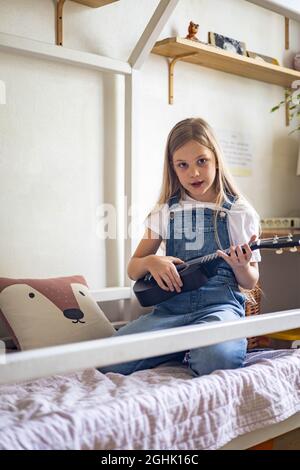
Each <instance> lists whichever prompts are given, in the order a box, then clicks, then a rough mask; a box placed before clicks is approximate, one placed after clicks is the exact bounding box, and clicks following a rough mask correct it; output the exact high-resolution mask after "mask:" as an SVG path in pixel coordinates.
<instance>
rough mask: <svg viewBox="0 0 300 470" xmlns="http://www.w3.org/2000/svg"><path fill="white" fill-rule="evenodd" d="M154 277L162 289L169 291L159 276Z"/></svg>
mask: <svg viewBox="0 0 300 470" xmlns="http://www.w3.org/2000/svg"><path fill="white" fill-rule="evenodd" d="M153 277H154V279H155V280H156V282H157V284H158V285H159V287H160V288H161V289H163V290H166V291H168V290H169V289H168V287H167V286H166V285H165V284H164V283H163V281H162V279H161V278H160V277H159V276H153Z"/></svg>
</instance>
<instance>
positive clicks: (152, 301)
mask: <svg viewBox="0 0 300 470" xmlns="http://www.w3.org/2000/svg"><path fill="white" fill-rule="evenodd" d="M298 246H300V235H291V234H289V235H288V236H285V237H278V236H277V235H275V236H274V237H273V238H263V239H260V240H255V241H254V242H251V243H249V247H250V249H251V250H252V251H254V250H258V249H260V250H261V249H271V250H276V252H277V253H278V254H279V253H282V248H287V247H290V251H297V247H298ZM243 252H244V253H245V249H244V248H243ZM224 253H226V254H227V255H229V256H230V248H228V249H227V250H224ZM217 258H219V256H218V254H217V252H215V253H211V254H209V255H205V256H200V257H197V258H192V259H190V260H188V261H186V262H185V263H182V264H178V265H175V267H176V269H177V272H178V273H180V277H181V280H182V283H183V286H182V287H181V291H180V292H176V291H173V292H172V291H165V290H163V289H161V287H159V285H158V284H157V282H156V281H155V279H154V278H153V276H152V274H151V273H147V274H146V275H145V276H144V277H143V278H140V279H138V280H137V281H136V282H135V284H134V286H133V292H134V293H135V295H136V297H137V299H138V301H139V303H140V304H141V305H142V307H150V306H152V305H157V304H159V303H161V302H163V301H164V300H167V299H170V298H171V297H174V296H175V295H178V294H181V293H182V292H188V291H191V290H194V289H198V288H199V287H201V286H203V285H204V284H205V283H206V282H207V281H208V278H207V276H206V275H205V274H204V273H203V272H202V270H201V267H202V266H204V265H205V264H206V263H209V262H211V261H213V260H215V259H217Z"/></svg>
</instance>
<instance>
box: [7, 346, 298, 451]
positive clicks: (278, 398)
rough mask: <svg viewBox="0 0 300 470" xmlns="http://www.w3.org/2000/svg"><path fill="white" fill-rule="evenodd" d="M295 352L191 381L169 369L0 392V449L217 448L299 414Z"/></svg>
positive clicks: (94, 374) (73, 377) (87, 376)
mask: <svg viewBox="0 0 300 470" xmlns="http://www.w3.org/2000/svg"><path fill="white" fill-rule="evenodd" d="M299 395H300V350H282V351H264V352H261V351H259V352H252V353H250V354H248V355H247V359H246V363H245V367H243V368H241V369H237V370H226V371H221V370H219V371H215V372H213V373H212V374H210V375H206V376H203V377H197V378H193V377H192V376H191V375H189V373H188V369H187V368H186V367H184V366H177V365H168V366H160V367H158V368H155V369H151V370H145V371H139V372H135V373H134V374H132V375H130V376H122V375H120V374H114V373H108V374H106V375H104V374H102V373H100V372H98V371H97V370H96V369H87V370H83V371H79V372H76V373H72V374H68V375H56V376H52V377H47V378H44V379H39V380H35V381H32V382H27V383H22V384H19V385H6V386H1V387H0V449H2V450H3V449H99V450H100V449H106V450H107V449H109V450H112V449H147V450H148V449H157V450H158V449H163V450H165V449H181V450H184V449H186V450H198V449H199V450H200V449H218V448H220V447H222V446H224V445H225V444H226V443H228V442H229V441H230V440H232V439H233V438H235V437H237V436H240V435H242V434H244V433H247V432H249V431H254V430H256V429H259V428H262V427H264V426H267V425H270V424H274V423H278V422H280V421H283V420H285V419H287V418H288V417H290V416H291V415H293V414H295V413H296V412H298V411H299V410H300V400H299Z"/></svg>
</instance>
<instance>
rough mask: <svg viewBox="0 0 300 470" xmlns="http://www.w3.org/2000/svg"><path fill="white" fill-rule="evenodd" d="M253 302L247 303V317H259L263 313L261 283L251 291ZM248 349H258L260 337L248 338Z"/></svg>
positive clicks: (248, 301)
mask: <svg viewBox="0 0 300 470" xmlns="http://www.w3.org/2000/svg"><path fill="white" fill-rule="evenodd" d="M250 296H251V297H252V299H251V300H247V301H246V307H245V310H246V316H250V315H259V314H260V311H261V289H260V286H259V283H257V284H256V286H255V287H254V289H252V290H251V291H250ZM247 339H248V349H254V348H256V347H258V345H259V344H258V337H254V338H247Z"/></svg>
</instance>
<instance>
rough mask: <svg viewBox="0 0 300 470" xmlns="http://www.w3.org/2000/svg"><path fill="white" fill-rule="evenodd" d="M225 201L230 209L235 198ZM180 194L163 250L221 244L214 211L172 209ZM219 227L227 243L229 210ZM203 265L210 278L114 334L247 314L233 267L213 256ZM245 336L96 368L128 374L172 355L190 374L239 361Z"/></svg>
mask: <svg viewBox="0 0 300 470" xmlns="http://www.w3.org/2000/svg"><path fill="white" fill-rule="evenodd" d="M229 198H230V201H231V202H230V203H227V202H225V203H224V204H223V207H224V208H226V209H228V210H230V209H231V206H232V203H233V202H234V198H233V197H232V196H231V197H230V196H229ZM178 204H179V198H178V196H175V197H173V198H171V199H170V201H169V207H170V219H169V225H168V238H167V240H166V255H169V256H176V257H178V258H181V259H182V260H184V261H188V260H190V259H192V258H195V257H198V256H204V255H208V254H211V253H214V252H215V251H216V250H217V249H219V246H218V244H217V242H216V240H215V228H214V215H215V213H214V211H213V210H212V209H208V208H205V209H202V208H195V207H194V208H192V207H191V208H186V207H185V208H184V210H176V211H173V210H172V209H173V208H175V207H176V206H177V207H178ZM217 231H218V236H219V240H220V243H221V245H222V248H223V249H226V248H228V247H229V246H230V240H229V235H228V215H227V213H226V212H225V211H221V212H220V214H219V215H218V219H217ZM203 271H204V272H205V274H206V275H207V277H208V282H207V283H206V284H205V285H203V286H202V287H200V288H198V289H196V290H193V291H190V292H183V293H180V294H177V295H175V296H174V297H172V298H171V299H169V300H166V301H164V302H162V303H160V304H159V305H156V306H155V307H154V308H153V310H152V311H151V312H150V313H148V314H146V315H143V316H141V317H140V318H138V319H137V320H135V321H133V322H131V323H129V324H128V325H126V326H125V327H123V328H121V329H120V330H119V331H117V332H116V336H121V335H127V334H133V333H140V332H145V331H154V330H161V329H166V328H174V327H178V326H185V325H197V324H201V323H207V322H212V321H230V320H236V319H238V318H241V317H243V316H244V315H245V296H244V294H242V293H241V292H240V290H239V288H238V285H237V282H236V278H235V276H234V273H233V271H232V269H231V268H230V266H229V265H228V263H226V261H224V260H223V259H222V258H217V259H216V260H214V261H211V262H209V263H207V264H206V265H205V267H204V268H203ZM246 345H247V341H246V339H240V340H234V341H227V342H224V343H220V344H214V345H211V346H206V347H200V348H196V349H192V350H190V351H182V352H178V353H173V354H167V355H163V356H158V357H150V358H147V359H142V360H136V361H131V362H129V363H124V364H118V365H113V366H108V367H103V368H101V369H99V370H100V371H101V372H117V373H120V374H124V375H127V374H131V373H132V372H135V371H137V370H142V369H148V368H153V367H155V366H158V365H160V364H163V363H167V362H170V361H172V362H173V361H176V362H181V363H182V362H184V363H186V364H187V365H188V367H189V368H190V371H191V374H192V375H194V376H200V375H204V374H209V373H210V372H212V371H214V370H216V369H235V368H237V367H241V366H242V365H243V361H244V358H245V354H246Z"/></svg>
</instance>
